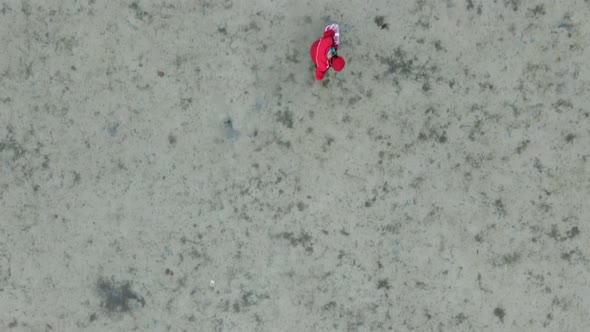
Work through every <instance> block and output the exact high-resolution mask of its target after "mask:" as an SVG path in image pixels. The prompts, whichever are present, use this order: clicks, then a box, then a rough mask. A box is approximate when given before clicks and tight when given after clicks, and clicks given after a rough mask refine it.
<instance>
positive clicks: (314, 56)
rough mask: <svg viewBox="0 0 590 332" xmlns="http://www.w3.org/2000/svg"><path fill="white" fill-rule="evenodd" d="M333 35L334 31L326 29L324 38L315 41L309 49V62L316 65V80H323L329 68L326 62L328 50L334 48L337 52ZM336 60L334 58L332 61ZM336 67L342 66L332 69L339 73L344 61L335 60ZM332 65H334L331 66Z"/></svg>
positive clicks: (328, 62) (328, 63)
mask: <svg viewBox="0 0 590 332" xmlns="http://www.w3.org/2000/svg"><path fill="white" fill-rule="evenodd" d="M334 35H335V31H334V30H331V29H327V30H326V31H325V32H324V36H323V37H322V38H321V39H319V40H316V41H315V42H314V43H313V44H312V45H311V49H310V55H311V60H312V61H313V63H314V64H315V65H316V71H315V78H316V79H317V80H322V79H323V78H324V74H325V73H326V72H327V71H328V69H329V68H330V61H328V51H329V50H330V48H332V47H333V48H334V49H336V50H338V45H337V44H336V43H335V42H334ZM335 59H337V58H334V60H335ZM337 62H338V65H342V66H341V67H338V68H337V67H336V66H334V69H335V70H337V71H339V70H341V69H342V68H343V67H344V59H342V60H341V61H340V60H337ZM332 65H334V64H332Z"/></svg>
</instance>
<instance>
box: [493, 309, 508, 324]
mask: <svg viewBox="0 0 590 332" xmlns="http://www.w3.org/2000/svg"><path fill="white" fill-rule="evenodd" d="M494 316H496V317H498V319H499V320H500V321H501V322H502V323H503V322H504V316H506V312H505V311H504V309H502V308H500V307H496V309H494Z"/></svg>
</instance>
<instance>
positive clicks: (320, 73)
mask: <svg viewBox="0 0 590 332" xmlns="http://www.w3.org/2000/svg"><path fill="white" fill-rule="evenodd" d="M325 73H326V72H325V71H321V70H320V67H317V68H316V69H315V79H316V80H318V81H321V80H323V79H324V74H325Z"/></svg>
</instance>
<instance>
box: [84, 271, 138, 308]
mask: <svg viewBox="0 0 590 332" xmlns="http://www.w3.org/2000/svg"><path fill="white" fill-rule="evenodd" d="M96 288H97V291H98V294H99V295H100V297H101V298H102V303H101V305H102V307H103V308H105V309H106V310H107V311H108V312H115V313H124V312H129V311H131V310H132V309H133V306H134V305H133V303H134V302H137V303H139V304H141V306H142V307H144V306H145V300H144V299H143V297H142V296H140V295H138V294H137V293H135V292H134V291H133V290H131V282H129V281H125V282H116V281H115V280H114V279H113V278H111V280H109V279H103V278H101V279H99V280H98V282H97V283H96Z"/></svg>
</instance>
